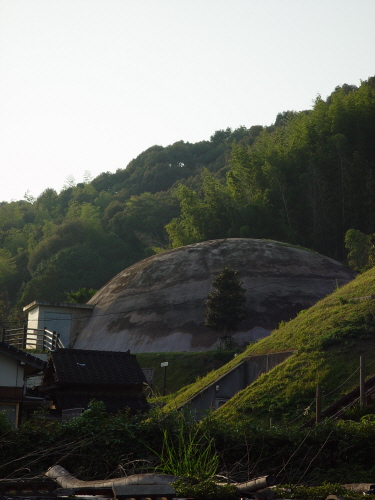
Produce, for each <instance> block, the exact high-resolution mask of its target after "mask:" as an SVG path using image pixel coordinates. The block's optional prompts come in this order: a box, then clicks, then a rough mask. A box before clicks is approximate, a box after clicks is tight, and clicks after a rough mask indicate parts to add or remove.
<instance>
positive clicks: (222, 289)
mask: <svg viewBox="0 0 375 500" xmlns="http://www.w3.org/2000/svg"><path fill="white" fill-rule="evenodd" d="M242 284H243V281H241V280H240V279H239V278H238V271H235V270H233V269H230V268H229V267H225V268H224V269H223V270H222V271H221V273H220V274H218V275H217V276H216V277H215V278H214V279H213V280H212V287H213V290H212V292H211V293H209V294H208V295H207V300H206V302H205V304H206V311H205V316H206V322H205V326H207V327H209V328H212V329H213V330H215V331H218V332H222V333H223V337H222V338H223V343H224V345H228V344H229V343H230V340H231V338H230V337H229V336H227V333H228V332H231V331H233V330H236V329H237V327H238V325H239V323H240V321H241V320H242V317H243V312H244V305H245V302H246V297H245V294H246V290H245V288H243V287H242Z"/></svg>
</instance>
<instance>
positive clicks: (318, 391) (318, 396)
mask: <svg viewBox="0 0 375 500" xmlns="http://www.w3.org/2000/svg"><path fill="white" fill-rule="evenodd" d="M321 413H322V390H321V388H320V387H319V386H317V388H316V408H315V423H316V424H318V423H319V422H320V416H321Z"/></svg>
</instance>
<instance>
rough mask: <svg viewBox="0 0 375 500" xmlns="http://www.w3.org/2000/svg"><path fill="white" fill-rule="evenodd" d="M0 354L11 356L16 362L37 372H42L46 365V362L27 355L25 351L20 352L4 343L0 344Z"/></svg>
mask: <svg viewBox="0 0 375 500" xmlns="http://www.w3.org/2000/svg"><path fill="white" fill-rule="evenodd" d="M0 352H2V353H3V354H7V355H9V356H11V357H12V358H14V359H17V360H18V361H23V362H24V363H25V364H27V365H30V366H31V367H33V368H36V369H38V370H42V369H43V368H44V366H45V365H46V362H45V361H43V360H41V359H40V358H37V357H36V356H33V355H32V354H29V353H27V352H25V351H21V350H20V349H17V348H16V347H13V346H12V345H10V344H7V343H6V342H0Z"/></svg>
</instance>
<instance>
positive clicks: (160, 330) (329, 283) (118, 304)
mask: <svg viewBox="0 0 375 500" xmlns="http://www.w3.org/2000/svg"><path fill="white" fill-rule="evenodd" d="M226 266H229V267H231V268H232V269H236V270H238V271H239V276H240V278H241V280H243V282H244V284H243V286H244V287H245V288H246V290H247V293H246V299H247V300H246V317H245V319H244V320H243V321H242V323H241V324H240V325H239V328H238V330H237V331H236V332H233V333H232V336H233V338H234V341H235V344H237V345H246V344H248V343H250V342H252V341H254V340H257V339H259V338H263V337H265V336H267V335H268V334H269V333H270V332H271V331H272V330H273V329H274V328H276V327H277V326H278V324H279V323H280V321H282V320H284V321H289V320H290V319H292V318H294V317H295V316H296V314H297V313H298V312H299V311H301V310H302V309H307V308H308V307H311V306H312V305H313V304H315V303H316V302H317V301H318V300H319V299H321V298H323V297H325V296H326V295H328V294H329V293H331V292H332V291H333V290H334V289H335V288H336V287H337V286H341V285H343V284H345V283H347V282H349V281H351V280H352V279H353V278H354V277H355V276H356V273H355V272H354V271H352V270H350V269H348V268H346V267H345V266H343V265H342V264H340V263H339V262H337V261H335V260H333V259H330V258H328V257H324V256H322V255H319V254H318V253H315V252H312V251H309V250H305V249H301V248H296V247H293V246H290V245H287V244H284V243H280V242H277V241H265V240H255V239H248V238H231V239H222V240H212V241H205V242H202V243H195V244H193V245H188V246H185V247H181V248H177V249H174V250H169V251H166V252H164V253H162V254H158V255H153V256H152V257H149V258H147V259H144V260H142V261H140V262H138V263H136V264H134V265H133V266H131V267H129V268H127V269H124V270H123V271H122V272H120V273H119V274H118V275H117V276H115V277H114V278H113V279H112V280H111V281H109V282H108V283H107V284H106V285H105V286H103V288H101V289H100V290H99V291H98V292H97V293H96V294H95V296H94V297H93V298H92V299H91V300H90V302H89V304H95V308H94V310H93V313H92V316H91V318H90V320H89V321H88V323H87V325H86V327H85V328H84V330H83V331H82V332H81V333H80V334H79V336H78V338H77V340H76V342H75V344H74V348H77V349H97V350H119V351H125V350H128V349H130V351H131V352H133V353H140V352H169V351H206V350H212V349H215V348H216V347H217V346H218V345H219V340H218V337H219V334H218V333H217V332H214V331H212V330H210V329H208V328H207V327H205V326H204V321H205V318H204V310H205V305H204V303H205V300H206V298H207V294H208V293H209V292H210V289H211V281H212V279H213V277H214V276H215V275H217V274H218V273H219V272H220V271H221V270H222V269H223V267H226Z"/></svg>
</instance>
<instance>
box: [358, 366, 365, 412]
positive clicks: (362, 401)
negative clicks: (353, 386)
mask: <svg viewBox="0 0 375 500" xmlns="http://www.w3.org/2000/svg"><path fill="white" fill-rule="evenodd" d="M359 406H360V408H361V409H362V408H364V407H365V357H364V356H360V357H359Z"/></svg>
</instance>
